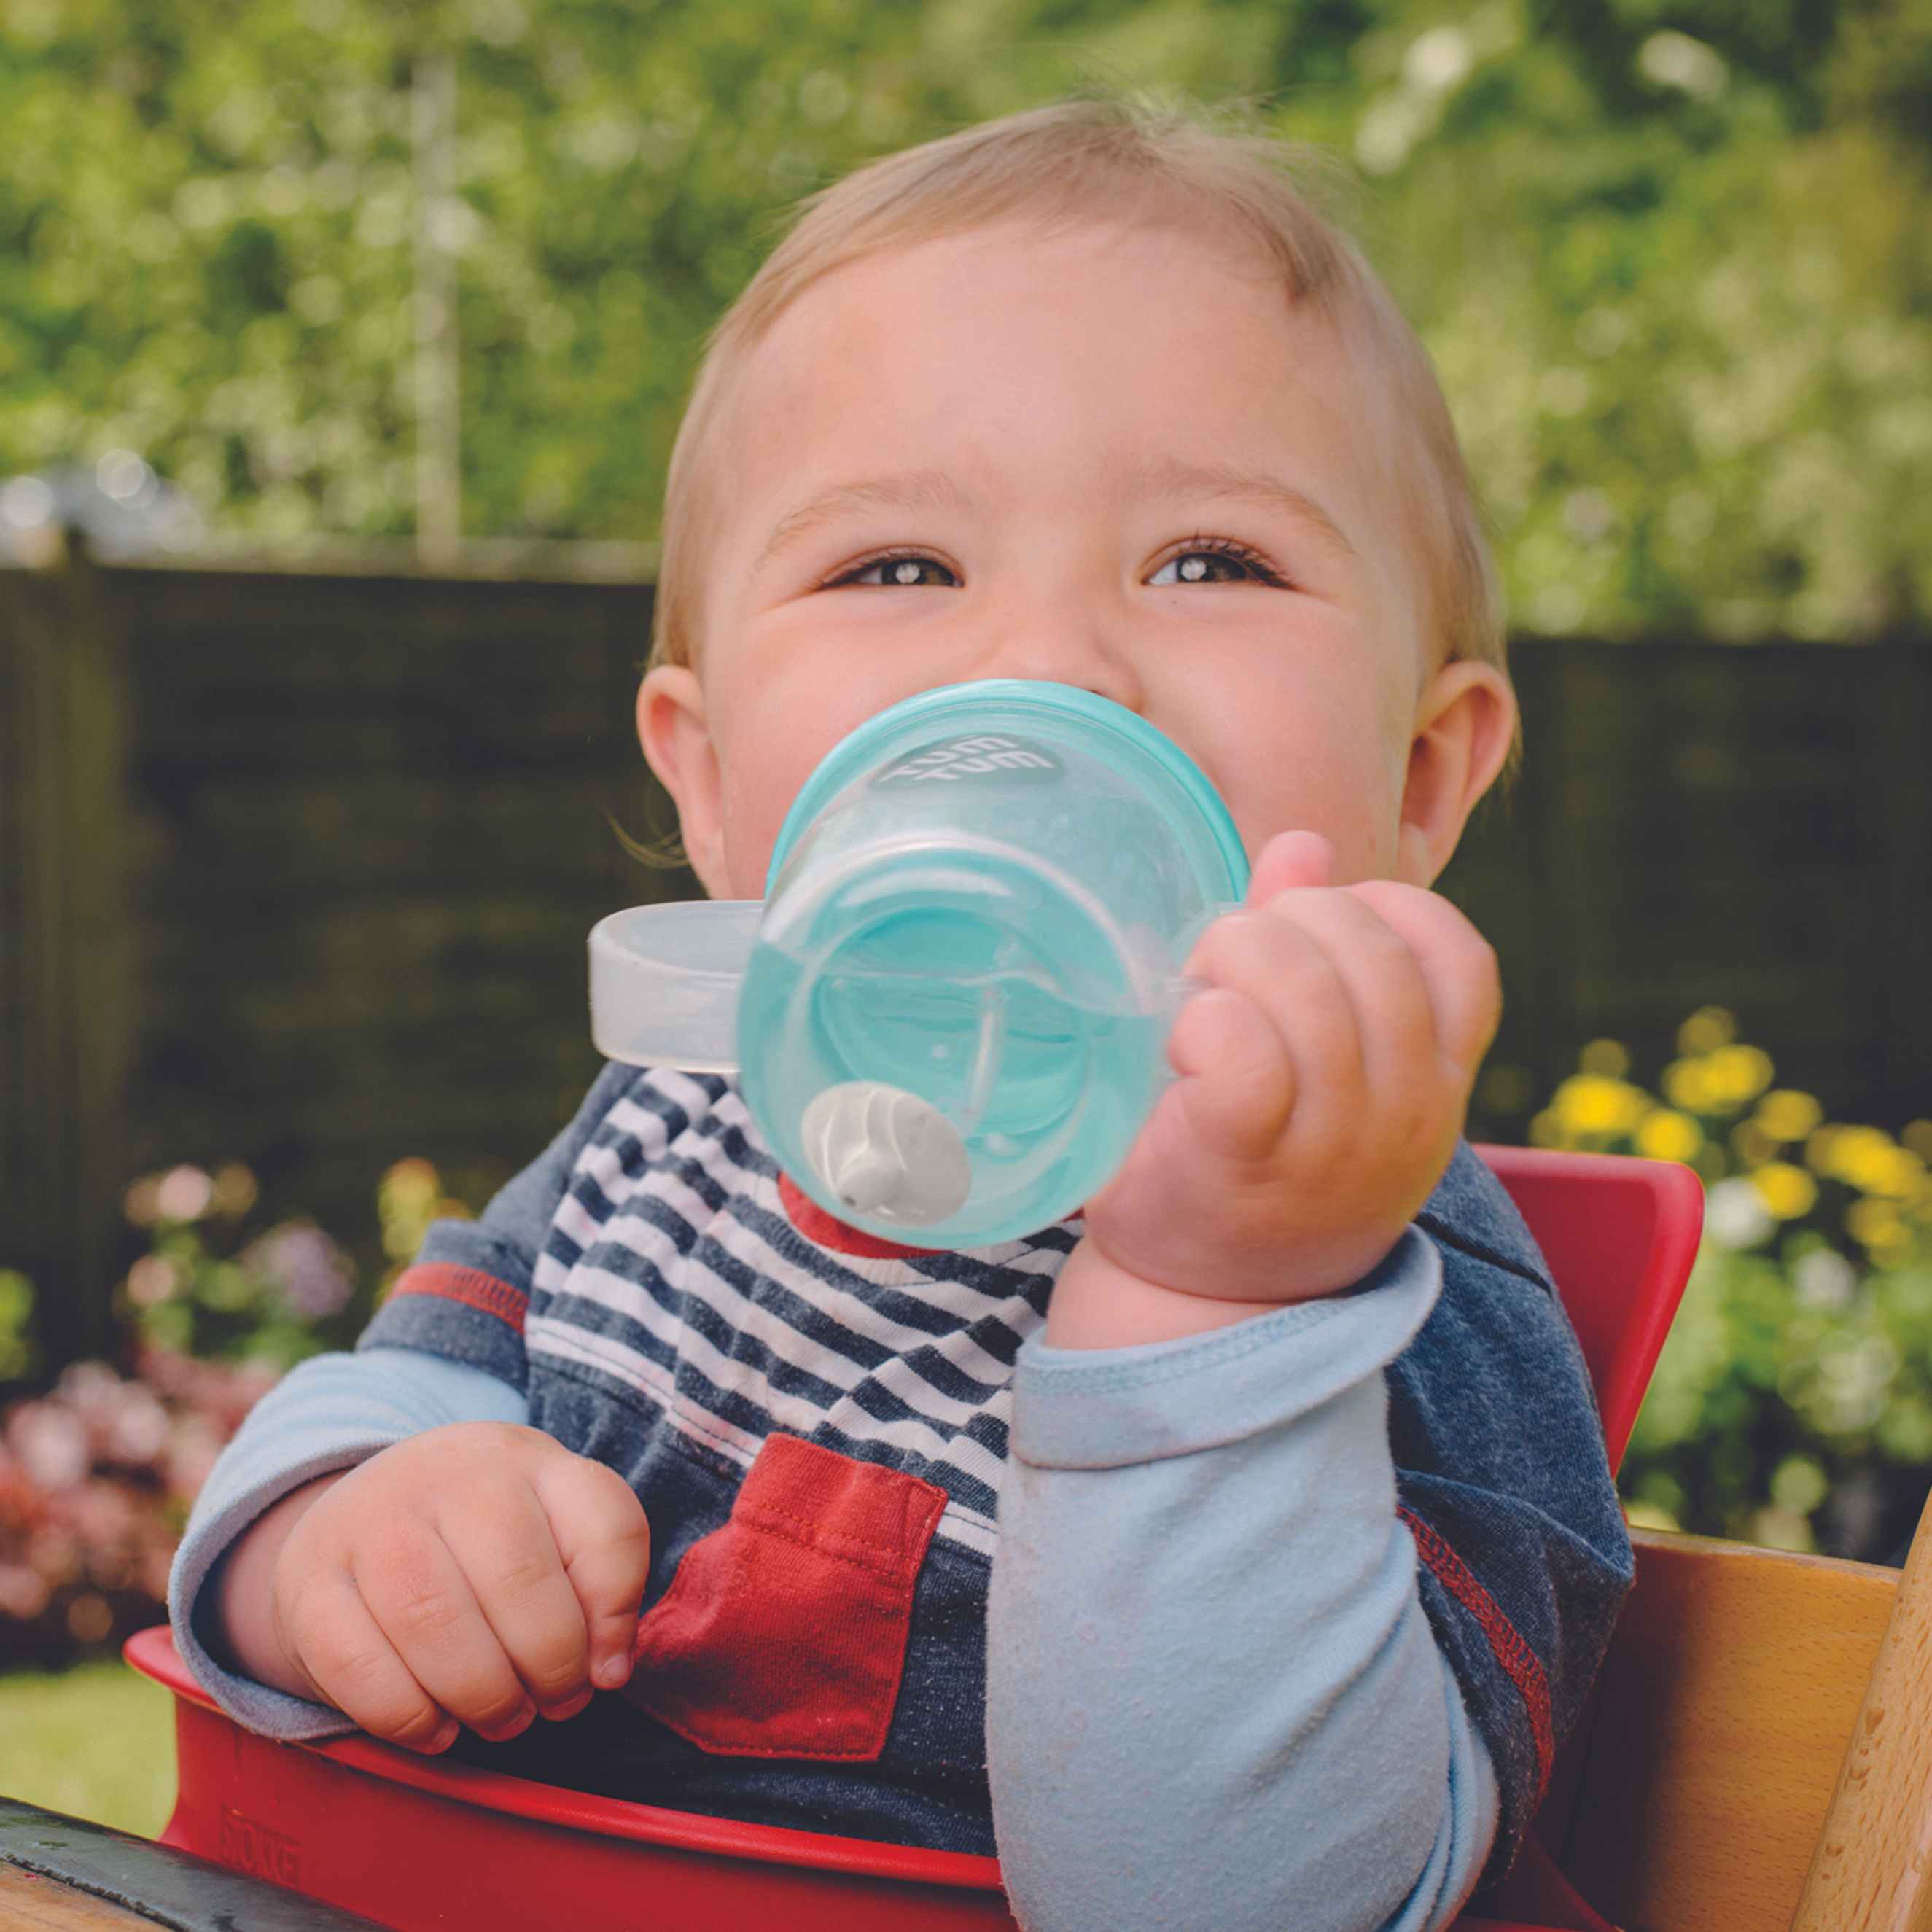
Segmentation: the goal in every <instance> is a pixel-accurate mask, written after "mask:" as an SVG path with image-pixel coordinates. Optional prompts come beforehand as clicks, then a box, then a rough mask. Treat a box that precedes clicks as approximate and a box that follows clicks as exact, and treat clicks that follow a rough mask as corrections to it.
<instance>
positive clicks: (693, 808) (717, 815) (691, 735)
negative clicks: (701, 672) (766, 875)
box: [637, 664, 731, 898]
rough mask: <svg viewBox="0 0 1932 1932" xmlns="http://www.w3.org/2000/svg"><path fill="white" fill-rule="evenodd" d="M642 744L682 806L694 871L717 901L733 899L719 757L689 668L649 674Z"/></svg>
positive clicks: (640, 714)
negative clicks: (727, 867)
mask: <svg viewBox="0 0 1932 1932" xmlns="http://www.w3.org/2000/svg"><path fill="white" fill-rule="evenodd" d="M637 742H639V743H640V745H643V748H644V757H645V760H646V762H647V763H649V766H650V768H651V769H652V771H654V772H656V773H657V775H658V779H659V781H661V783H662V784H663V786H664V790H666V791H667V792H669V793H670V795H671V799H672V802H673V803H674V804H675V805H676V807H677V823H678V830H679V834H680V835H681V836H682V838H683V841H684V850H685V856H687V857H688V859H690V861H691V870H692V871H694V872H695V873H696V874H697V877H698V880H699V883H700V884H702V885H703V887H704V889H705V890H706V892H709V894H710V895H711V896H712V898H730V896H731V889H730V882H729V880H727V877H726V874H725V869H724V787H723V785H722V784H721V781H720V778H719V775H718V753H717V750H716V748H715V746H714V745H712V742H711V727H710V724H709V721H708V720H707V718H706V712H705V708H704V687H703V685H702V684H700V682H698V679H697V673H696V672H695V671H694V670H691V667H689V666H688V664H657V665H655V666H653V667H652V669H650V670H648V671H646V673H644V681H643V685H641V686H640V688H639V689H638V691H637Z"/></svg>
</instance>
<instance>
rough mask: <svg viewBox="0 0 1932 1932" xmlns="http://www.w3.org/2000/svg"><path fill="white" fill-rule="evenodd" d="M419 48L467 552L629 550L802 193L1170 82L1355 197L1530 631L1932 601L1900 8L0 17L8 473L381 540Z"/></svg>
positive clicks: (645, 531) (395, 502)
mask: <svg viewBox="0 0 1932 1932" xmlns="http://www.w3.org/2000/svg"><path fill="white" fill-rule="evenodd" d="M436 47H449V48H452V49H454V50H455V54H456V58H457V62H458V73H459V87H460V103H459V110H458V126H459V130H460V139H459V142H458V149H457V174H458V191H457V193H456V194H455V196H453V197H451V198H449V199H446V200H445V201H443V202H441V203H440V204H439V205H437V206H436V207H435V208H432V209H430V210H428V211H427V218H428V222H429V223H430V226H431V228H432V229H433V230H434V233H435V235H436V236H437V238H438V239H439V241H440V243H442V244H443V245H446V246H448V247H449V248H454V249H455V250H456V251H458V253H459V255H460V296H459V301H458V311H459V316H460V332H461V344H462V349H461V358H462V360H461V368H462V383H463V487H464V492H465V497H466V530H467V532H468V533H469V534H470V535H496V536H514V535H538V536H542V535H557V536H617V537H643V538H648V537H649V536H650V535H652V533H653V532H654V530H655V523H656V520H657V515H658V490H659V487H660V479H661V473H662V467H663V461H664V455H665V453H666V452H667V448H668V446H669V441H670V436H671V434H672V432H673V428H674V425H675V422H676V416H677V413H678V410H679V404H680V401H681V399H682V395H683V392H684V390H685V385H686V383H687V382H688V378H689V375H690V372H691V368H692V366H693V363H694V358H695V356H696V354H697V350H698V347H699V345H700V341H701V339H702V337H703V332H704V331H705V329H706V328H707V326H709V324H710V323H711V322H712V320H714V319H715V317H716V315H717V314H718V311H719V310H720V309H721V307H722V306H723V305H724V302H726V301H727V300H728V299H729V298H730V296H731V295H732V294H733V293H734V292H735V291H736V289H737V288H738V287H739V286H740V285H741V284H742V281H743V280H744V278H745V276H746V275H747V274H748V272H749V270H750V269H751V266H752V265H753V263H754V261H755V260H756V259H757V257H758V255H759V254H760V252H761V251H762V249H763V248H764V247H765V246H766V244H767V242H768V240H769V236H770V234H771V233H772V224H773V221H774V219H775V216H776V215H777V214H778V211H779V210H780V209H781V208H782V207H783V206H784V205H786V204H787V203H788V202H790V201H792V200H793V199H795V198H796V196H799V194H801V193H804V192H805V191H807V190H810V189H811V188H812V187H816V186H817V185H819V184H822V183H823V182H824V181H827V180H828V179H829V178H832V177H834V176H835V175H837V174H838V173H839V172H841V171H842V170H844V169H846V168H847V167H848V166H850V165H851V164H852V163H854V162H856V161H858V160H862V159H863V158H865V157H867V156H868V155H871V154H876V153H878V152H880V151H884V150H886V149H888V148H893V147H896V146H900V145H904V144H905V143H907V142H910V141H913V140H916V139H919V138H921V137H922V136H927V135H929V134H932V133H936V132H939V131H942V130H946V129H947V128H950V127H955V126H957V125H959V124H963V123H965V122H967V121H972V120H974V119H977V118H981V117H983V116H985V115H989V114H992V113H999V112H1003V111H1005V110H1010V109H1013V108H1017V107H1026V106H1029V105H1032V104H1037V103H1039V102H1041V101H1046V100H1049V99H1052V98H1058V97H1060V96H1062V95H1064V94H1066V93H1067V92H1069V91H1070V90H1071V89H1075V88H1077V87H1079V86H1082V85H1083V84H1085V85H1091V84H1093V83H1096V82H1099V83H1104V84H1112V85H1115V86H1121V87H1124V88H1126V89H1130V90H1132V89H1136V88H1139V87H1142V86H1146V85H1149V84H1154V85H1157V86H1158V88H1159V89H1163V90H1176V91H1184V92H1186V93H1187V94H1188V95H1191V96H1193V97H1194V98H1199V99H1202V100H1205V101H1223V100H1229V99H1234V98H1241V99H1245V100H1247V101H1250V102H1252V103H1253V104H1255V106H1256V111H1257V113H1259V115H1260V116H1261V118H1263V119H1264V120H1265V121H1266V122H1267V123H1268V124H1269V125H1271V127H1276V128H1277V129H1279V130H1280V131H1282V132H1283V133H1286V134H1288V135H1289V136H1292V137H1295V138H1297V139H1306V140H1309V141H1313V142H1319V143H1322V144H1325V145H1328V146H1329V147H1330V148H1333V149H1334V150H1336V151H1339V152H1340V154H1342V155H1343V157H1346V159H1347V160H1349V161H1350V162H1352V163H1353V164H1354V165H1355V166H1357V167H1358V169H1360V170H1361V172H1363V173H1364V175H1366V176H1367V178H1368V179H1369V181H1370V183H1371V184H1372V191H1371V192H1370V194H1369V195H1368V196H1367V197H1366V198H1365V199H1364V200H1363V202H1362V203H1361V208H1360V210H1359V214H1358V226H1359V228H1360V229H1361V233H1363V235H1364V239H1366V241H1367V245H1368V246H1369V247H1370V251H1371V252H1372V253H1373V254H1374V255H1375V256H1376V257H1377V258H1378V260H1380V261H1381V262H1382V264H1383V265H1384V266H1385V268H1386V269H1388V272H1390V274H1391V276H1392V277H1393V278H1394V281H1395V283H1396V284H1397V288H1398V290H1399V292H1400V293H1401V295H1402V296H1403V298H1404V299H1405V300H1406V302H1407V303H1408V305H1409V308H1410V309H1411V311H1412V313H1413V314H1415V316H1416V317H1417V318H1418V320H1419V322H1420V323H1421V326H1422V328H1423V329H1424V334H1425V336H1426V337H1427V340H1428V341H1429V343H1430V347H1431V348H1432V349H1433V352H1434V353H1435V355H1436V357H1437V359H1438V361H1439V364H1440V365H1441V367H1442V371H1443V373H1444V376H1445V380H1446V382H1447V384H1448V389H1449V390H1450V392H1451V398H1452V400H1453V401H1454V404H1455V406H1456V408H1457V414H1458V416H1459V417H1460V421H1461V422H1462V425H1463V431H1464V434H1465V436H1466V440H1467V442H1468V445H1469V449H1470V452H1471V455H1472V459H1473V461H1474V463H1475V468H1476V469H1477V472H1478V477H1479V479H1480V481H1481V485H1482V487H1483V489H1484V493H1485V495H1486V497H1487V502H1488V503H1489V505H1490V508H1491V510H1492V511H1493V515H1494V517H1495V520H1496V529H1497V533H1498V536H1499V541H1500V547H1501V549H1502V554H1503V557H1504V562H1505V574H1506V577H1507V580H1508V586H1509V589H1510V591H1511V597H1512V601H1513V604H1514V608H1515V610H1516V612H1517V621H1518V622H1520V623H1524V624H1527V625H1529V626H1530V627H1532V628H1541V629H1543V630H1546V631H1566V630H1573V629H1577V628H1582V627H1587V628H1590V629H1591V630H1592V631H1597V632H1599V633H1601V634H1608V635H1616V634H1628V633H1634V632H1639V631H1648V632H1655V631H1658V630H1662V629H1673V628H1695V629H1697V630H1699V631H1703V632H1705V633H1706V634H1715V635H1719V636H1725V637H1750V636H1754V635H1759V634H1769V633H1772V632H1778V631H1782V632H1785V633H1789V634H1795V635H1797V636H1799V637H1857V636H1860V635H1863V634H1870V633H1871V632H1873V631H1878V630H1880V629H1882V628H1886V627H1888V626H1889V625H1893V624H1894V623H1899V622H1907V621H1910V620H1912V619H1924V616H1926V615H1927V613H1928V612H1932V496H1928V495H1927V493H1926V492H1925V491H1924V490H1923V489H1922V488H1921V487H1916V485H1915V478H1918V476H1920V475H1922V473H1923V470H1924V465H1925V463H1926V462H1927V459H1928V458H1932V249H1928V248H1927V220H1926V208H1927V192H1926V190H1927V169H1928V160H1932V13H1928V11H1927V8H1926V7H1925V5H1924V0H1762V4H1760V5H1754V6H1751V7H1739V6H1738V5H1735V4H1734V0H1676V4H1673V5H1669V6H1665V5H1662V4H1661V0H1564V4H1562V5H1555V4H1552V0H1480V4H1477V5H1471V4H1470V0H1447V4H1445V0H1268V4H1266V5H1262V4H1256V0H1138V4H1136V0H906V4H903V5H894V6H889V7H882V6H877V5H868V4H865V0H657V4H654V5H653V4H649V0H623V4H621V5H619V4H616V0H446V4H443V5H431V4H425V0H416V4H405V5H383V6H378V5H375V4H374V0H260V4H259V5H251V6H248V7H242V6H237V5H233V4H229V5H202V6H193V7H190V6H177V7H138V6H136V5H132V4H130V0H0V123H4V124H5V127H6V128H7V140H6V142H5V145H4V148H0V238H4V239H3V240H0V473H5V472H8V471H12V470H27V469H47V468H50V467H53V466H59V465H62V464H64V463H85V464H89V465H95V466H99V465H101V464H102V463H104V462H105V463H110V465H111V464H112V463H114V462H115V461H119V462H121V467H122V468H123V469H125V468H126V464H125V462H124V460H123V459H122V458H120V457H119V456H118V455H117V454H116V452H130V453H131V454H132V455H136V456H139V457H141V458H145V459H146V460H148V462H150V463H152V464H153V465H154V467H155V468H156V469H157V470H159V471H160V472H161V473H162V474H163V475H166V476H169V477H172V478H175V479H177V480H178V481H180V482H181V484H184V486H185V487H186V488H187V490H188V492H189V493H190V495H191V496H192V497H193V499H194V500H195V502H196V504H197V505H198V506H199V508H200V510H201V511H202V514H204V515H205V517H206V518H207V519H208V521H209V523H210V524H211V526H212V527H213V528H214V530H215V531H216V532H217V535H219V534H221V533H228V534H230V535H234V534H242V535H252V536H253V537H255V538H272V537H278V536H284V535H295V534H298V533H302V532H311V531H316V530H332V531H343V532H362V533H369V534H380V533H384V532H390V533H401V532H407V530H408V529H410V525H411V517H412V511H411V501H412V487H413V486H412V483H411V469H410V463H411V460H412V452H413V440H412V436H413V432H412V425H411V408H410V395H411V393H412V392H411V389H410V382H411V377H410V358H411V354H412V344H413V331H414V320H413V307H412V302H413V298H412V293H411V290H412V283H411V259H412V258H411V237H412V234H413V225H414V222H415V211H414V208H413V195H412V181H411V174H410V75H411V71H412V65H413V61H414V60H415V58H416V56H417V55H419V54H420V53H421V52H423V51H425V50H426V49H431V48H436ZM117 473H118V472H117ZM129 473H130V474H131V473H133V472H129Z"/></svg>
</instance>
